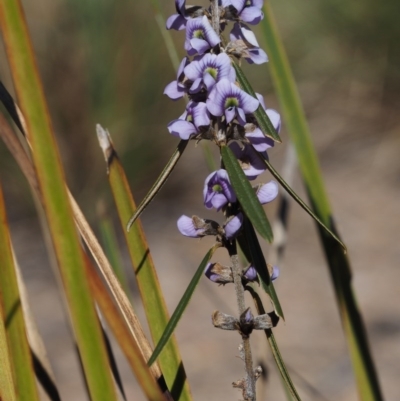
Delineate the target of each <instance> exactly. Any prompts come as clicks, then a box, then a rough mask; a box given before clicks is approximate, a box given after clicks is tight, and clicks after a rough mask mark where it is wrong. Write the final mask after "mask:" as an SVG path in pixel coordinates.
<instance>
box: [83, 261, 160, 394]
mask: <svg viewBox="0 0 400 401" xmlns="http://www.w3.org/2000/svg"><path fill="white" fill-rule="evenodd" d="M86 271H87V275H88V277H89V283H90V288H91V291H92V293H93V295H94V298H95V300H96V303H97V304H98V305H99V307H100V310H101V312H102V314H103V316H104V317H105V318H106V320H107V323H108V325H109V327H110V328H111V330H112V332H113V334H114V336H115V339H116V340H117V341H118V344H119V346H120V347H121V349H122V351H123V352H124V354H125V356H126V358H127V360H128V363H129V365H130V367H131V369H132V371H133V372H134V374H135V376H136V379H137V381H138V383H139V385H140V386H141V387H142V389H143V391H144V393H145V395H146V397H147V399H148V400H152V401H165V398H164V396H163V394H162V393H161V391H160V388H159V386H158V385H157V383H156V380H158V381H159V382H163V379H162V376H161V375H160V373H161V372H160V371H159V370H158V369H156V370H154V369H149V367H148V366H147V364H146V362H145V360H144V358H143V353H142V352H141V350H140V349H139V347H138V344H137V342H136V341H134V339H133V337H132V335H131V334H130V332H129V330H128V328H127V326H126V325H125V323H124V322H123V320H122V319H121V316H120V313H119V311H118V309H117V308H116V307H115V305H114V303H113V301H112V299H111V297H110V295H109V292H108V290H107V288H106V286H105V285H104V284H103V282H102V280H101V278H100V277H99V275H98V274H97V271H96V269H95V268H94V266H93V265H92V263H91V261H90V260H89V258H87V260H86ZM164 387H165V384H164ZM163 390H164V391H165V390H166V389H165V388H164V389H163Z"/></svg>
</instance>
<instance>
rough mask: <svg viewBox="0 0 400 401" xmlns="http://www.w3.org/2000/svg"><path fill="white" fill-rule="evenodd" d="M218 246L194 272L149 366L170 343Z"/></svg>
mask: <svg viewBox="0 0 400 401" xmlns="http://www.w3.org/2000/svg"><path fill="white" fill-rule="evenodd" d="M218 247H219V244H217V245H214V247H213V248H211V249H210V250H209V251H208V252H207V253H206V256H204V258H203V260H202V261H201V263H200V265H199V267H198V268H197V270H196V273H195V274H194V276H193V278H192V280H191V281H190V283H189V285H188V287H187V288H186V291H185V293H184V294H183V295H182V298H181V300H180V301H179V303H178V306H177V307H176V309H175V311H174V313H173V314H172V316H171V319H170V320H169V322H168V324H167V326H166V327H165V330H164V333H163V334H162V336H161V337H160V340H159V341H158V343H157V345H156V347H155V348H154V352H153V354H152V355H151V357H150V359H149V362H148V365H149V366H151V365H152V364H153V363H154V362H155V361H156V360H157V358H158V357H159V355H160V354H161V351H162V350H163V349H164V347H165V346H166V344H167V343H168V340H169V339H170V338H171V336H172V333H173V332H174V330H175V327H176V326H177V324H178V322H179V320H180V319H181V317H182V315H183V312H184V311H185V309H186V307H187V306H188V304H189V301H190V299H191V298H192V295H193V293H194V290H195V289H196V287H197V284H198V283H199V281H200V279H201V277H202V275H203V274H204V270H205V268H206V266H207V263H208V261H209V260H210V259H211V257H212V255H213V253H214V252H215V251H216V249H217V248H218Z"/></svg>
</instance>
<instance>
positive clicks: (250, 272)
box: [243, 265, 257, 281]
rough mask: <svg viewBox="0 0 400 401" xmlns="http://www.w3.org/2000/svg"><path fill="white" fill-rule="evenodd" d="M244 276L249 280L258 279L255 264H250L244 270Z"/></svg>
mask: <svg viewBox="0 0 400 401" xmlns="http://www.w3.org/2000/svg"><path fill="white" fill-rule="evenodd" d="M243 275H244V277H245V278H246V280H248V281H256V280H257V270H256V268H255V267H254V266H252V265H251V266H249V267H248V269H247V270H246V271H245V272H244V274H243Z"/></svg>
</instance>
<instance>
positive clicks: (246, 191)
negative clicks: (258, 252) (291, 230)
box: [221, 146, 273, 242]
mask: <svg viewBox="0 0 400 401" xmlns="http://www.w3.org/2000/svg"><path fill="white" fill-rule="evenodd" d="M221 155H222V160H223V162H224V165H225V168H226V171H227V172H228V175H229V178H230V180H231V184H232V186H233V189H234V190H235V193H236V196H237V198H238V199H239V202H240V205H241V206H242V208H243V211H244V212H245V214H246V216H247V217H248V218H249V220H250V221H251V222H252V223H253V225H254V227H255V228H256V230H257V231H258V232H259V233H260V235H261V236H262V237H263V238H264V239H265V240H267V241H268V242H272V240H273V234H272V229H271V225H270V224H269V221H268V218H267V216H266V214H265V211H264V209H263V207H262V205H261V203H260V201H259V200H258V198H257V195H256V193H255V191H254V190H253V188H252V187H251V184H250V182H249V180H248V178H247V177H246V176H245V174H244V172H243V169H242V168H241V167H240V165H239V163H238V161H237V159H236V156H235V155H234V154H233V152H232V151H231V149H230V148H229V147H228V146H222V147H221Z"/></svg>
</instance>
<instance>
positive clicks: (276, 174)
mask: <svg viewBox="0 0 400 401" xmlns="http://www.w3.org/2000/svg"><path fill="white" fill-rule="evenodd" d="M263 160H264V162H265V164H266V165H267V167H268V171H269V172H270V173H271V174H272V175H273V176H274V178H275V179H276V180H277V181H278V182H279V184H281V185H282V187H283V188H285V190H286V191H287V192H288V194H289V195H290V196H291V197H292V198H293V199H294V200H295V201H296V202H297V203H298V204H299V205H300V206H301V207H302V208H303V209H304V210H305V211H306V212H307V213H308V214H309V215H310V216H311V217H312V218H313V219H314V220H315V221H316V222H317V223H318V224H319V225H320V226H321V228H323V229H324V230H325V231H326V232H327V233H328V234H329V235H331V236H332V237H333V238H334V239H335V241H337V242H338V243H339V244H340V246H341V247H342V248H343V250H344V252H345V253H346V252H347V248H346V245H345V244H344V243H343V242H342V241H341V240H340V238H339V237H338V236H337V235H335V233H334V232H333V231H332V230H330V229H329V228H328V227H327V226H326V225H325V224H324V223H323V222H322V220H321V219H320V218H319V217H318V216H317V215H316V214H315V213H314V212H313V211H312V210H311V209H310V208H309V207H308V205H307V204H306V203H305V202H304V201H303V200H302V199H301V198H300V196H298V195H297V194H296V192H294V191H293V189H292V188H291V187H290V185H289V184H288V183H287V182H286V181H285V180H284V179H283V178H282V177H281V175H280V174H279V173H278V172H277V171H276V170H275V168H274V167H273V166H272V164H271V163H270V162H269V161H268V160H266V159H263Z"/></svg>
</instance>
